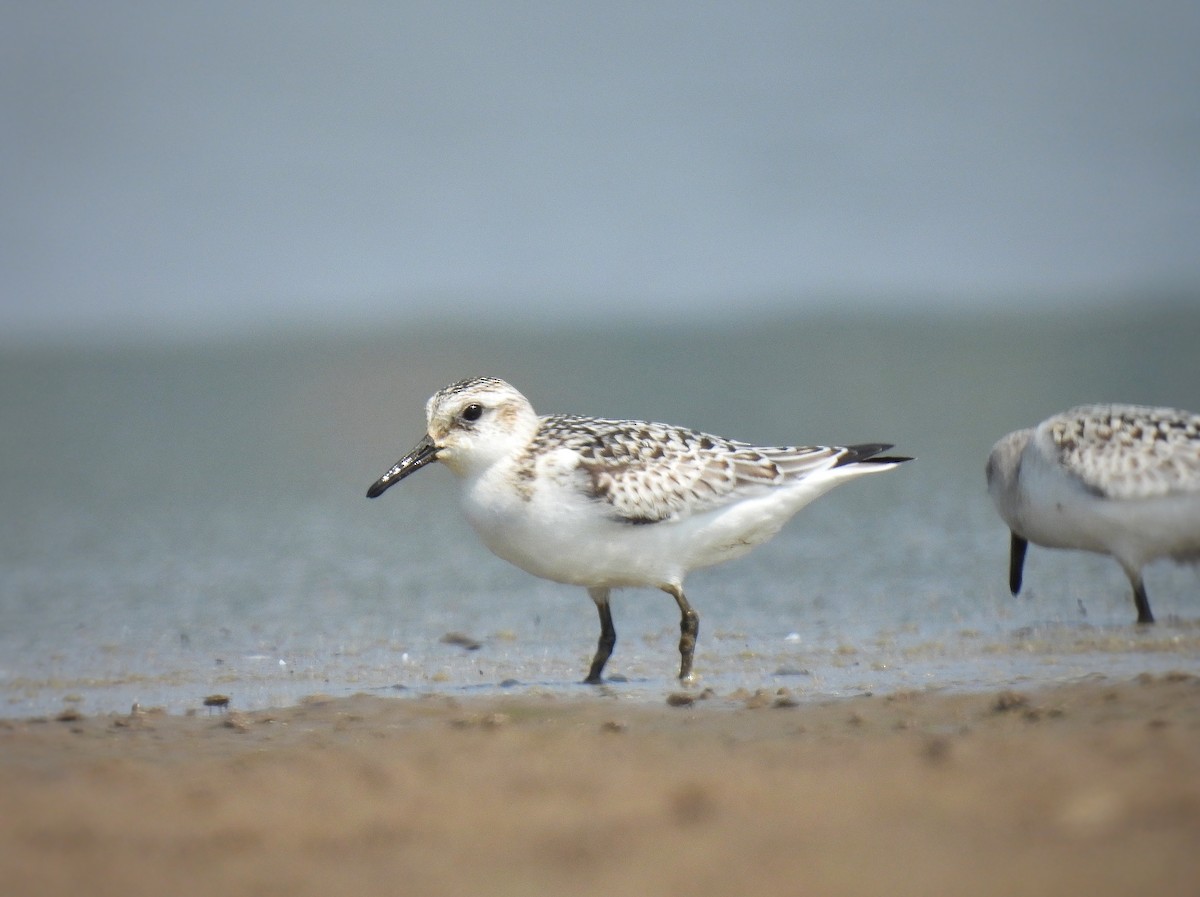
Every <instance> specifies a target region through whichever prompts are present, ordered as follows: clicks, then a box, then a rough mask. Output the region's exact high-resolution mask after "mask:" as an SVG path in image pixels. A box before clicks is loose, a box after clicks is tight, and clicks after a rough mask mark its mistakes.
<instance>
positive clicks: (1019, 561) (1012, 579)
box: [1008, 533, 1029, 595]
mask: <svg viewBox="0 0 1200 897" xmlns="http://www.w3.org/2000/svg"><path fill="white" fill-rule="evenodd" d="M1027 548H1029V542H1028V541H1026V540H1025V539H1023V538H1021V537H1020V536H1018V535H1017V534H1016V533H1013V534H1012V552H1011V554H1009V556H1008V590H1009V591H1010V592H1012V593H1013V594H1014V595H1016V594H1017V593H1018V592H1020V591H1021V572H1022V571H1023V570H1024V569H1025V550H1026V549H1027Z"/></svg>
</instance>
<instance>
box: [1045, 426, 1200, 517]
mask: <svg viewBox="0 0 1200 897" xmlns="http://www.w3.org/2000/svg"><path fill="white" fill-rule="evenodd" d="M1043 426H1044V427H1045V432H1046V433H1047V435H1048V437H1049V439H1050V441H1051V443H1052V444H1053V446H1054V449H1055V451H1056V452H1057V456H1058V460H1059V463H1061V464H1062V466H1063V467H1064V468H1065V469H1066V470H1068V471H1070V472H1071V473H1072V474H1074V475H1075V476H1076V477H1078V478H1079V480H1080V481H1081V482H1082V483H1083V484H1084V486H1085V487H1087V489H1088V490H1090V491H1091V492H1093V493H1095V494H1097V495H1101V496H1104V497H1105V498H1115V499H1130V500H1133V499H1148V498H1161V497H1163V496H1167V495H1177V494H1185V493H1200V415H1196V414H1190V413H1188V412H1184V411H1175V410H1173V409H1168V408H1143V407H1140V406H1133V405H1088V406H1082V407H1080V408H1073V409H1071V410H1070V411H1066V412H1063V413H1062V414H1059V415H1056V416H1054V417H1052V418H1050V419H1049V420H1048V421H1046V423H1045V424H1044V425H1043Z"/></svg>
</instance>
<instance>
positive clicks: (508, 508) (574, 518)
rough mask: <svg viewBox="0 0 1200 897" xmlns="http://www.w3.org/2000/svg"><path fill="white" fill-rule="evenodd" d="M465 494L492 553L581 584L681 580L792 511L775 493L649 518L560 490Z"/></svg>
mask: <svg viewBox="0 0 1200 897" xmlns="http://www.w3.org/2000/svg"><path fill="white" fill-rule="evenodd" d="M464 499H465V500H464V511H465V513H466V516H467V519H468V520H469V521H470V523H471V525H472V526H473V527H474V529H475V531H476V532H477V533H478V534H479V537H480V538H481V539H482V541H483V542H484V544H485V545H487V547H488V549H490V550H491V551H492V553H494V554H495V555H497V556H498V557H501V558H503V559H504V560H506V561H509V562H510V563H513V564H515V565H516V566H518V567H520V568H521V569H523V570H525V571H527V572H529V573H532V574H534V575H535V576H540V577H543V578H545V579H550V580H554V581H556V582H563V583H571V584H574V585H582V586H608V587H621V586H648V587H659V586H663V585H666V584H670V583H680V582H682V580H683V577H684V576H685V575H686V573H687V572H688V571H689V570H694V569H697V568H700V567H706V566H710V565H712V564H718V563H721V562H723V561H727V560H732V559H733V558H737V557H740V556H742V555H743V554H745V553H746V552H748V551H750V549H752V548H753V547H755V546H756V545H759V544H761V543H762V542H765V541H766V540H767V539H769V538H771V537H772V536H774V535H775V534H776V533H777V532H778V531H779V529H780V527H781V526H782V525H783V523H785V522H786V520H787V519H788V517H790V516H791V514H790V513H787V512H786V509H785V508H783V507H782V506H781V496H780V495H779V494H778V493H776V494H770V493H768V494H766V495H764V496H763V498H762V499H759V500H749V501H743V502H740V503H738V504H735V505H732V506H728V507H725V508H719V509H715V510H712V511H709V512H706V513H702V514H694V515H692V516H690V517H687V518H685V519H683V520H664V521H660V522H657V523H644V524H636V523H629V522H627V521H624V520H621V519H619V518H617V517H615V516H613V515H612V514H610V513H608V509H606V508H605V507H604V506H603V505H602V504H600V503H594V502H590V501H589V502H588V503H587V504H581V503H580V502H578V501H564V500H562V498H561V496H558V497H556V498H548V497H546V496H538V495H535V496H533V497H531V498H529V499H523V498H522V499H515V500H514V499H512V498H511V497H509V496H505V495H496V494H494V493H493V494H489V493H488V492H487V490H482V494H480V490H468V492H467V494H466V495H465V496H464Z"/></svg>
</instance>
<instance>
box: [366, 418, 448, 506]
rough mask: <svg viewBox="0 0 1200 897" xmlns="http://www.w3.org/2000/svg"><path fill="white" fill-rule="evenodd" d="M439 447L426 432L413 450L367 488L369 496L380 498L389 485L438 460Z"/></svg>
mask: <svg viewBox="0 0 1200 897" xmlns="http://www.w3.org/2000/svg"><path fill="white" fill-rule="evenodd" d="M437 453H438V447H437V446H436V445H434V444H433V440H432V439H430V438H429V434H428V433H426V434H425V436H424V438H422V439H421V441H420V442H418V443H417V444H416V445H415V446H414V447H413V450H412V451H411V452H409V453H408V454H407V455H405V456H404V457H403V458H401V459H400V460H399V461H397V462H396V463H395V465H394V466H393V467H392V469H391V470H389V471H388V472H387V473H385V474H384V475H383V476H381V477H380V478H379V479H377V480H376V481H375V482H374V484H372V486H371V488H370V489H368V490H367V498H378V497H379V496H381V495H383V493H384V492H386V491H387V489H388V487H389V486H393V485H395V484H396V483H399V482H400V481H401V480H402V479H404V478H405V477H406V476H408V475H409V474H410V473H413V472H414V471H417V470H420V469H421V468H422V467H424V466H425V465H426V464H429V463H430V462H432V461H436V460H437Z"/></svg>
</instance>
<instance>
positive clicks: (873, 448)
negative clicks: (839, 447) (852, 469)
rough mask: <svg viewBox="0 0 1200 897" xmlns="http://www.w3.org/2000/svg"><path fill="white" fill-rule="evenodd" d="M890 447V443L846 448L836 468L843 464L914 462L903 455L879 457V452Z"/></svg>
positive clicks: (866, 443) (866, 444)
mask: <svg viewBox="0 0 1200 897" xmlns="http://www.w3.org/2000/svg"><path fill="white" fill-rule="evenodd" d="M891 447H892V444H891V443H890V442H863V443H860V444H859V445H848V446H846V454H845V455H843V456H842V458H841V460H839V461H838V463H837V466H838V467H841V466H842V465H843V464H903V463H904V462H905V461H912V460H915V459H913V458H908V457H905V456H904V455H880V454H879V453H880V452H886V451H887V450H888V449H890V448H891Z"/></svg>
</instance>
